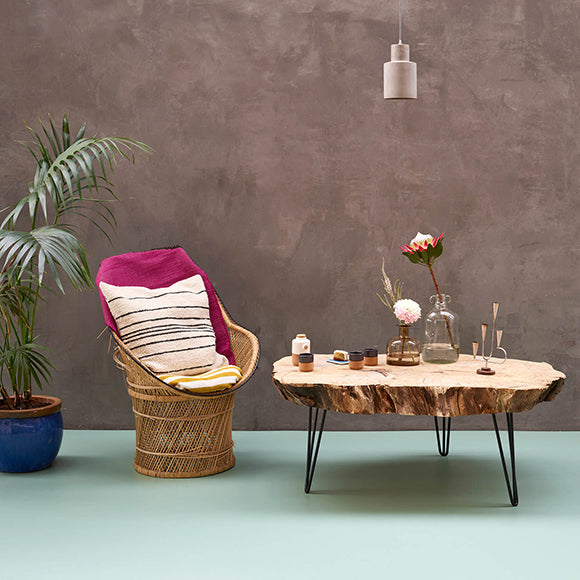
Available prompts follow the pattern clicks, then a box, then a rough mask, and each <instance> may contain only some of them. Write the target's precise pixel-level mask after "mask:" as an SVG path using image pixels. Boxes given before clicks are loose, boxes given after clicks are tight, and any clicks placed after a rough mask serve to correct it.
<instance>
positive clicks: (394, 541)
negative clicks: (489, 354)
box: [0, 431, 580, 580]
mask: <svg viewBox="0 0 580 580" xmlns="http://www.w3.org/2000/svg"><path fill="white" fill-rule="evenodd" d="M234 440H235V442H236V447H235V451H236V456H237V465H236V466H235V467H234V468H233V469H232V470H230V471H228V472H226V473H223V474H219V475H216V476H212V477H206V478H200V479H190V480H162V479H154V478H149V477H144V476H141V475H139V474H137V473H136V472H134V471H133V469H132V466H131V461H132V457H133V446H134V434H133V433H132V432H128V431H66V432H65V439H64V443H63V448H62V450H61V453H60V455H59V457H58V459H57V461H56V462H55V464H54V465H53V466H52V467H51V468H50V469H48V470H46V471H43V472H38V473H36V474H27V475H8V474H0V547H1V551H0V579H1V580H20V579H28V578H43V579H52V578H59V579H75V580H77V579H78V580H85V579H86V580H89V579H93V578H95V579H111V580H116V579H133V578H135V579H137V578H139V579H147V578H155V579H165V578H167V579H172V578H187V579H189V578H193V579H197V578H199V579H222V578H225V579H234V580H238V579H240V580H246V579H248V580H254V579H256V580H261V579H272V580H274V579H276V580H279V579H295V578H296V579H299V578H305V579H310V578H312V579H320V578H341V579H342V578H345V579H351V578H352V579H356V580H363V579H367V578H393V579H404V578H429V579H430V580H432V579H438V578H446V579H449V578H452V579H453V578H461V579H479V578H487V579H489V578H496V579H497V578H517V579H519V578H525V579H528V580H529V579H535V578H546V579H550V580H555V579H567V578H574V579H576V578H578V577H580V553H579V550H578V545H579V542H580V451H579V450H580V432H572V433H571V432H563V433H546V432H516V446H517V464H518V480H519V490H520V505H519V506H518V507H517V508H512V507H511V506H510V504H509V501H508V496H507V492H506V488H505V482H504V478H503V474H502V472H501V464H500V462H499V456H498V451H497V446H496V442H495V435H494V434H493V432H473V431H470V432H465V431H463V432H461V431H459V432H454V433H452V439H451V452H450V455H449V457H447V458H441V457H439V455H438V454H437V450H436V445H435V436H434V433H432V432H428V431H420V432H409V431H404V432H381V433H377V432H370V433H369V432H366V433H356V432H340V433H337V432H329V433H325V434H324V438H323V442H322V447H321V451H320V456H319V461H318V466H317V470H316V476H315V479H314V484H313V487H312V493H311V494H310V495H306V494H304V492H303V491H302V487H303V478H304V461H305V433H303V432H284V431H278V432H265V431H262V432H236V433H234Z"/></svg>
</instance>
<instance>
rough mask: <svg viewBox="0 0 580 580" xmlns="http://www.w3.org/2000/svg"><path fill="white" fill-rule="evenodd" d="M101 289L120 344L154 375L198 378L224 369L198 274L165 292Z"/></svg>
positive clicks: (109, 286) (138, 288)
mask: <svg viewBox="0 0 580 580" xmlns="http://www.w3.org/2000/svg"><path fill="white" fill-rule="evenodd" d="M99 288H100V289H101V292H102V293H103V296H104V297H105V299H106V300H107V304H108V306H109V309H110V310H111V313H112V314H113V317H114V318H115V322H116V324H117V328H118V330H119V334H120V336H121V339H122V340H123V342H124V343H125V344H126V345H127V346H128V347H129V348H130V349H131V351H132V352H133V353H134V354H135V356H137V358H139V360H140V361H141V362H142V363H143V364H144V365H145V366H147V367H148V368H149V369H150V370H151V371H153V372H154V373H156V374H161V373H163V374H181V375H197V374H200V373H203V372H206V371H208V370H211V369H215V368H218V367H221V366H224V365H227V364H228V362H229V361H228V359H227V358H226V357H225V356H223V355H221V354H218V353H217V352H216V339H215V333H214V330H213V327H212V325H211V321H210V318H209V306H208V298H207V292H206V289H205V286H204V283H203V280H202V278H201V276H200V275H199V274H198V275H196V276H192V277H191V278H186V279H185V280H180V281H179V282H176V283H175V284H173V285H172V286H169V287H167V288H158V289H155V290H151V289H149V288H143V287H142V286H113V285H112V284H107V283H106V282H101V283H100V284H99Z"/></svg>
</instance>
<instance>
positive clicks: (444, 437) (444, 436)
mask: <svg viewBox="0 0 580 580" xmlns="http://www.w3.org/2000/svg"><path fill="white" fill-rule="evenodd" d="M433 419H435V433H436V434H437V449H439V455H441V457H447V455H449V439H450V436H451V417H441V421H442V425H441V437H439V417H433ZM446 429H447V431H446Z"/></svg>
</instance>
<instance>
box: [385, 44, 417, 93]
mask: <svg viewBox="0 0 580 580" xmlns="http://www.w3.org/2000/svg"><path fill="white" fill-rule="evenodd" d="M383 79H384V96H385V99H416V98H417V63H415V62H411V61H410V60H409V45H408V44H402V43H399V44H391V61H390V62H386V63H385V64H384V76H383Z"/></svg>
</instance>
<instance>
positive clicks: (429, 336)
mask: <svg viewBox="0 0 580 580" xmlns="http://www.w3.org/2000/svg"><path fill="white" fill-rule="evenodd" d="M430 301H431V304H433V309H432V310H431V311H430V312H429V313H428V314H427V316H425V318H424V321H425V338H424V340H423V349H422V352H421V354H422V356H423V360H424V361H425V362H428V363H438V364H447V363H454V362H457V360H458V358H459V320H458V318H457V314H455V313H453V312H451V310H449V308H448V306H447V305H448V303H449V301H450V297H449V296H448V295H447V294H442V295H441V296H438V295H434V296H431V298H430Z"/></svg>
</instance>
